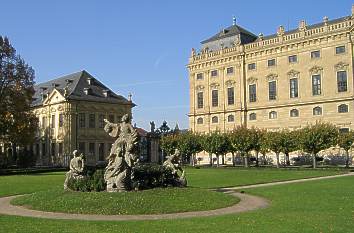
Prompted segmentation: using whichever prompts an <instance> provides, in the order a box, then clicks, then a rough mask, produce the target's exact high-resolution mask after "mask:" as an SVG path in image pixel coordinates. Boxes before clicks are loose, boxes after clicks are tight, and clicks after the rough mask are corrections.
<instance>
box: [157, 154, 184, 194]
mask: <svg viewBox="0 0 354 233" xmlns="http://www.w3.org/2000/svg"><path fill="white" fill-rule="evenodd" d="M163 166H164V167H165V168H168V169H169V170H170V171H171V173H172V175H173V177H174V179H175V186H179V187H186V186H187V179H186V177H185V172H184V171H183V169H182V166H181V153H180V151H179V150H178V149H176V150H175V153H174V154H172V155H170V156H168V157H167V160H166V161H165V162H164V163H163ZM178 172H180V173H181V175H179V174H178Z"/></svg>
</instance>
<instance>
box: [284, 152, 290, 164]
mask: <svg viewBox="0 0 354 233" xmlns="http://www.w3.org/2000/svg"><path fill="white" fill-rule="evenodd" d="M285 160H286V166H290V159H289V153H288V152H286V153H285Z"/></svg>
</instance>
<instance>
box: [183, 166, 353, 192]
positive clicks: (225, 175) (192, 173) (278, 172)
mask: <svg viewBox="0 0 354 233" xmlns="http://www.w3.org/2000/svg"><path fill="white" fill-rule="evenodd" d="M345 172H347V171H346V170H343V169H341V170H340V169H317V170H313V169H276V168H249V169H245V168H201V169H195V168H188V169H187V171H186V174H187V179H188V182H189V185H191V186H192V187H200V188H218V187H233V186H241V185H248V184H260V183H268V182H274V181H283V180H295V179H301V178H309V177H319V176H330V175H336V174H341V173H345Z"/></svg>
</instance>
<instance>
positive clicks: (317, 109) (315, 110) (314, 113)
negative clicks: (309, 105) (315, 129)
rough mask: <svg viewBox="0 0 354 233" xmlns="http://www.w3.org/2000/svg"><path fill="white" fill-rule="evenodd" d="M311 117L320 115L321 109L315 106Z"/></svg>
mask: <svg viewBox="0 0 354 233" xmlns="http://www.w3.org/2000/svg"><path fill="white" fill-rule="evenodd" d="M313 115H314V116H319V115H322V108H321V107H319V106H317V107H314V108H313Z"/></svg>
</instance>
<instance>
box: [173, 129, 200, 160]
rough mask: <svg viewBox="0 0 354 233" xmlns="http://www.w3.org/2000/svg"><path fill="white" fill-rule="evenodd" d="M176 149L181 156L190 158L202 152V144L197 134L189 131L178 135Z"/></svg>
mask: <svg viewBox="0 0 354 233" xmlns="http://www.w3.org/2000/svg"><path fill="white" fill-rule="evenodd" d="M177 147H178V149H179V150H180V152H181V153H182V155H184V156H187V157H190V156H192V155H194V154H196V153H198V152H200V151H202V142H201V139H200V135H199V134H195V133H193V132H191V131H188V132H187V133H183V134H180V135H179V138H178V143H177Z"/></svg>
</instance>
